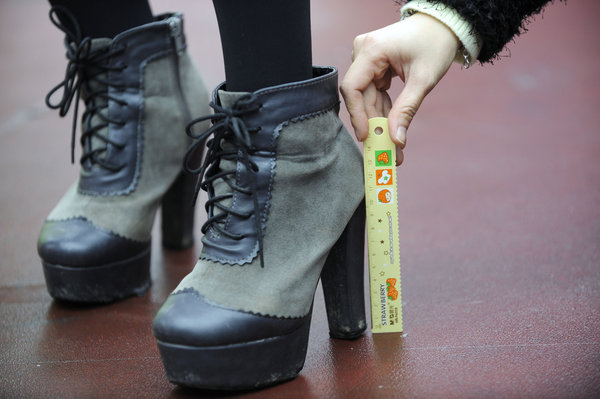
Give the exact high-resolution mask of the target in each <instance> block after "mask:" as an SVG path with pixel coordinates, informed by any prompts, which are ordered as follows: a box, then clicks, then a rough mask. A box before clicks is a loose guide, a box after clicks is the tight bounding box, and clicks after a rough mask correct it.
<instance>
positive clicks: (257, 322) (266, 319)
mask: <svg viewBox="0 0 600 399" xmlns="http://www.w3.org/2000/svg"><path fill="white" fill-rule="evenodd" d="M305 323H310V313H309V314H308V315H306V316H304V317H301V318H279V317H270V316H262V315H257V314H252V313H247V312H243V311H238V310H233V309H227V308H224V307H221V306H218V305H216V304H212V303H210V302H209V301H208V300H207V299H206V298H204V297H203V296H202V295H200V294H199V293H197V292H196V291H195V290H193V289H185V290H182V291H179V292H176V293H174V294H172V295H171V296H169V297H168V298H167V300H166V301H165V303H164V304H163V306H162V307H161V308H160V310H159V311H158V313H157V315H156V317H155V318H154V323H153V326H152V329H153V332H154V336H155V337H156V338H157V339H159V340H160V341H163V342H169V343H174V344H180V345H191V346H198V347H206V346H221V345H232V344H236V343H244V342H252V341H258V340H261V339H267V338H272V337H279V336H283V335H286V334H289V333H291V332H293V331H295V330H297V329H298V328H300V327H301V326H303V325H304V324H305Z"/></svg>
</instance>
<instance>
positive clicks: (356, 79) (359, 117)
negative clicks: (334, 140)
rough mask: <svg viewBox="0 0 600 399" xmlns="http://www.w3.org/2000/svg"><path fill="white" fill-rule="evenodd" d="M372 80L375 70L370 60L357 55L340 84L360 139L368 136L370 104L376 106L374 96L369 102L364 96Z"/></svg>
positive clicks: (357, 136)
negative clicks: (373, 70) (370, 64)
mask: <svg viewBox="0 0 600 399" xmlns="http://www.w3.org/2000/svg"><path fill="white" fill-rule="evenodd" d="M372 80H373V72H372V69H371V67H370V66H369V65H368V61H366V60H365V59H361V58H360V57H357V58H356V59H355V61H354V62H353V63H352V65H350V68H349V69H348V72H347V73H346V76H344V79H343V81H342V84H341V86H340V92H341V93H342V97H344V102H345V103H346V108H347V109H348V113H349V114H350V123H351V124H352V127H353V128H354V132H355V134H356V138H357V139H358V140H359V141H363V140H364V139H366V138H367V134H368V131H369V124H368V121H367V120H368V116H367V109H368V108H369V106H370V105H373V106H374V104H375V102H374V101H375V98H374V97H373V98H371V100H370V101H369V102H367V99H365V96H364V91H365V90H367V88H368V87H369V86H370V85H371V84H372V83H371V82H372ZM372 111H373V110H372V109H370V110H369V112H372Z"/></svg>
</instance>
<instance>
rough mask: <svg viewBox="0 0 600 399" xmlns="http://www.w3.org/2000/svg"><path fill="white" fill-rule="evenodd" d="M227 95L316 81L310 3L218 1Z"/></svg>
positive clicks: (292, 0) (307, 0)
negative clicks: (231, 92)
mask: <svg viewBox="0 0 600 399" xmlns="http://www.w3.org/2000/svg"><path fill="white" fill-rule="evenodd" d="M213 4H214V7H215V11H216V14H217V21H218V24H219V31H220V33H221V45H222V46H223V58H224V61H225V77H226V80H227V90H228V91H254V90H257V89H260V88H263V87H268V86H273V85H277V84H282V83H288V82H295V81H298V80H304V79H309V78H311V77H312V53H311V36H310V0H252V1H250V0H213Z"/></svg>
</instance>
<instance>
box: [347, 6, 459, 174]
mask: <svg viewBox="0 0 600 399" xmlns="http://www.w3.org/2000/svg"><path fill="white" fill-rule="evenodd" d="M459 46H460V41H459V40H458V38H457V37H456V36H455V35H454V33H453V32H452V31H451V30H450V29H449V28H448V27H447V26H446V25H444V24H442V23H441V22H439V21H438V20H436V19H435V18H432V17H430V16H428V15H426V14H420V13H417V14H414V15H412V16H411V17H409V18H406V19H405V20H403V21H400V22H397V23H394V24H392V25H389V26H386V27H384V28H381V29H378V30H375V31H373V32H369V33H365V34H362V35H359V36H357V37H356V38H355V39H354V45H353V51H352V65H350V68H349V69H348V72H347V73H346V76H344V79H343V80H342V84H341V86H340V91H341V93H342V96H343V97H344V101H345V103H346V108H348V112H349V113H350V121H351V123H352V126H353V127H354V131H355V134H356V137H357V139H358V140H359V141H364V140H365V139H366V138H367V135H368V130H369V127H368V119H369V118H373V117H377V116H385V117H387V118H388V123H389V131H390V136H391V138H392V141H394V143H395V144H396V164H397V165H400V164H401V163H402V161H403V160H404V154H403V152H402V150H403V149H404V147H405V146H406V131H407V129H408V127H409V125H410V123H411V121H412V119H413V118H414V116H415V114H416V113H417V110H418V109H419V107H420V105H421V103H422V102H423V99H424V98H425V96H426V95H427V94H428V93H429V92H430V91H431V90H432V89H433V88H434V87H435V85H436V84H437V83H438V82H439V81H440V80H441V79H442V77H444V75H445V74H446V72H447V71H448V69H449V68H450V65H451V64H452V61H453V60H454V56H455V55H456V51H457V50H458V48H459ZM395 76H398V77H399V78H400V79H401V80H402V81H403V82H404V87H403V88H402V91H401V92H400V95H399V96H398V98H397V99H396V100H395V101H394V102H393V103H392V100H391V98H390V96H389V95H388V93H387V90H388V89H389V88H390V85H391V83H392V78H393V77H395Z"/></svg>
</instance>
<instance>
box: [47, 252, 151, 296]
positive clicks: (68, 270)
mask: <svg viewBox="0 0 600 399" xmlns="http://www.w3.org/2000/svg"><path fill="white" fill-rule="evenodd" d="M150 251H151V248H150V247H149V248H148V249H146V250H144V251H143V252H141V253H140V254H138V255H136V256H134V257H131V258H128V259H125V260H122V261H119V262H114V263H109V264H106V265H101V266H94V267H69V266H61V265H55V264H52V263H48V262H45V261H44V260H42V266H43V269H44V277H45V278H46V286H47V288H48V293H49V294H50V296H52V297H53V298H55V299H60V300H64V301H69V302H85V303H106V302H113V301H115V300H117V299H121V298H126V297H129V296H140V295H143V294H144V293H145V292H146V291H147V290H148V288H149V287H150Z"/></svg>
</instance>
